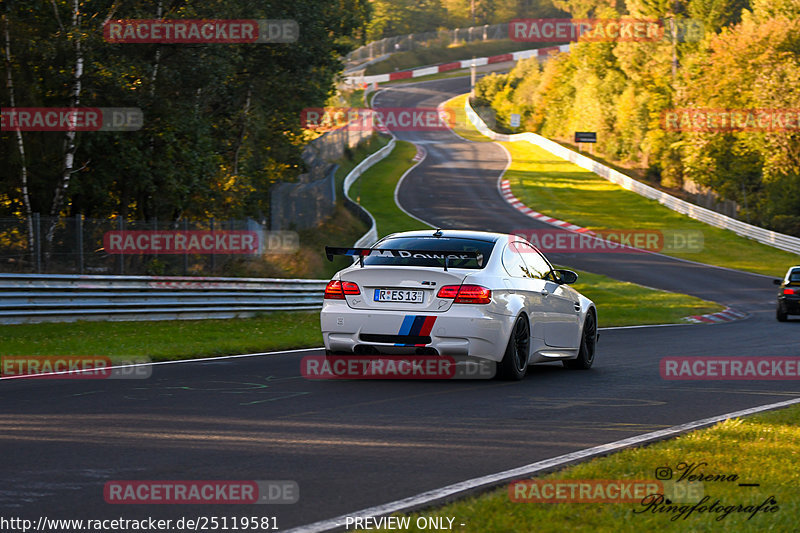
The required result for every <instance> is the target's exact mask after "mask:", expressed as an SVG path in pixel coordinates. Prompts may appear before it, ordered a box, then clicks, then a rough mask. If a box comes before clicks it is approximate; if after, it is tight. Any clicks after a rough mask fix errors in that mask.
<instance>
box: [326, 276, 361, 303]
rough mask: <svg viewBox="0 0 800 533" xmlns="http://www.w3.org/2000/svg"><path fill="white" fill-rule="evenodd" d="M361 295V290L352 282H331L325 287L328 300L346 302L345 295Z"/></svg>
mask: <svg viewBox="0 0 800 533" xmlns="http://www.w3.org/2000/svg"><path fill="white" fill-rule="evenodd" d="M345 294H347V295H352V294H361V289H359V288H358V285H357V284H355V283H353V282H352V281H336V280H334V281H329V282H328V285H327V286H326V287H325V299H326V300H344V295H345Z"/></svg>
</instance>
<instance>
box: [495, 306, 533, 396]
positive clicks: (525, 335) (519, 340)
mask: <svg viewBox="0 0 800 533" xmlns="http://www.w3.org/2000/svg"><path fill="white" fill-rule="evenodd" d="M530 346H531V325H530V323H529V322H528V318H527V317H526V316H525V315H520V316H518V317H517V320H516V322H514V327H513V328H512V329H511V335H510V336H509V339H508V346H506V352H505V354H504V355H503V360H502V361H500V362H499V363H497V371H498V372H497V374H498V376H499V377H500V379H505V380H509V381H519V380H521V379H522V378H524V377H525V373H526V372H527V370H528V351H529V350H530Z"/></svg>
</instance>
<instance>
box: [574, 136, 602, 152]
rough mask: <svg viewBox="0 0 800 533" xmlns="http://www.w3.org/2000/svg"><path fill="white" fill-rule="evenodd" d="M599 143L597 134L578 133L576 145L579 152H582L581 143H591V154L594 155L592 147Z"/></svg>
mask: <svg viewBox="0 0 800 533" xmlns="http://www.w3.org/2000/svg"><path fill="white" fill-rule="evenodd" d="M596 142H597V132H594V131H576V132H575V144H577V145H578V151H579V152H580V150H581V143H589V153H590V154H593V152H594V150H592V146H593V145H594V144H595V143H596Z"/></svg>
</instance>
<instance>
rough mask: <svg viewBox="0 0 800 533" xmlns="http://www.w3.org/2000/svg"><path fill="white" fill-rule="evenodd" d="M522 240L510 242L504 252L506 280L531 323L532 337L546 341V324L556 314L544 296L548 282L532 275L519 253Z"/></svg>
mask: <svg viewBox="0 0 800 533" xmlns="http://www.w3.org/2000/svg"><path fill="white" fill-rule="evenodd" d="M521 242H523V241H521V240H510V241H509V243H508V244H507V245H506V247H505V249H504V250H503V267H504V268H505V269H506V271H507V272H508V273H509V275H510V276H509V278H508V279H504V280H503V281H504V282H505V283H506V285H507V287H508V288H509V289H510V290H512V291H513V292H514V297H515V298H517V299H518V300H519V301H520V302H521V305H522V308H523V309H524V310H525V312H526V313H527V315H528V317H529V318H530V321H531V326H532V327H531V336H532V337H536V338H538V339H542V340H544V335H545V327H544V323H545V322H546V321H547V320H550V317H551V316H552V315H553V314H554V312H553V310H550V309H548V307H549V306H550V302H548V301H546V300H545V298H544V296H543V291H544V290H545V285H546V281H545V280H544V279H541V278H537V277H535V276H533V275H531V270H530V268H529V267H528V265H527V263H526V262H525V260H524V259H523V257H522V254H521V253H520V251H519V244H520V243H521Z"/></svg>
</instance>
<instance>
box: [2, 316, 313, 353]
mask: <svg viewBox="0 0 800 533" xmlns="http://www.w3.org/2000/svg"><path fill="white" fill-rule="evenodd" d="M0 346H2V348H0V350H2V351H0V357H2V356H9V355H90V356H95V355H97V356H111V357H112V358H114V357H118V358H123V359H124V358H130V357H149V358H151V359H152V360H153V361H170V360H176V359H192V358H195V357H213V356H218V355H231V354H240V353H256V352H266V351H271V350H283V349H287V348H305V347H313V346H322V335H321V334H320V332H319V312H318V311H309V312H292V313H288V312H282V313H265V314H262V315H259V316H255V317H252V318H242V319H236V320H231V319H220V320H160V321H148V322H71V323H57V324H49V323H43V324H19V325H14V326H0Z"/></svg>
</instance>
